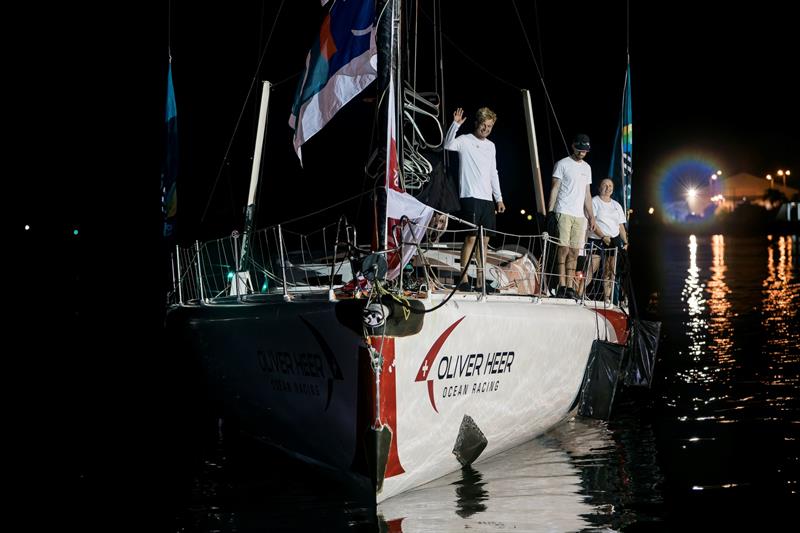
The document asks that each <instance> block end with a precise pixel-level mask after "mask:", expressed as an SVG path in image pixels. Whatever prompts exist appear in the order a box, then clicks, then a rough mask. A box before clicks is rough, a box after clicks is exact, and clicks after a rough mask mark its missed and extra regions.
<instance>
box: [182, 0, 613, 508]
mask: <svg viewBox="0 0 800 533" xmlns="http://www.w3.org/2000/svg"><path fill="white" fill-rule="evenodd" d="M368 4H370V2H335V3H333V7H332V8H331V13H330V15H329V17H328V19H326V23H325V25H324V26H323V29H325V31H328V30H330V31H331V32H333V35H334V36H338V33H337V32H336V31H334V29H335V28H334V26H336V24H337V18H336V17H337V16H339V15H341V16H344V15H345V14H347V15H351V16H355V17H356V18H358V19H359V24H361V25H358V26H352V25H351V26H349V27H348V28H346V29H347V31H345V32H344V34H345V35H349V34H352V35H356V33H355V32H351V31H350V29H351V28H353V27H358V28H363V27H365V25H369V24H367V23H371V22H372V20H373V15H372V14H370V13H367V11H364V12H361V11H359V12H358V13H353V12H352V10H356V11H358V10H359V9H361V7H356V6H367V5H368ZM398 4H399V2H397V1H396V0H389V1H386V2H379V5H380V6H381V7H380V8H379V9H377V10H375V13H377V22H376V25H377V26H379V27H381V28H382V30H380V29H379V31H378V34H379V38H378V48H379V49H380V50H381V54H382V55H380V56H379V60H378V65H379V70H382V69H384V68H385V76H383V79H382V78H381V77H379V87H378V91H379V95H380V98H379V99H378V100H379V102H381V103H382V105H381V106H380V108H379V109H380V114H381V115H382V116H383V117H386V118H385V122H386V131H387V134H386V138H385V139H383V143H384V145H385V146H386V147H387V148H386V149H385V151H384V152H383V154H382V155H381V156H380V157H383V158H384V159H385V160H386V169H385V173H384V174H383V175H382V178H381V180H382V181H379V182H378V187H379V188H381V189H382V191H383V193H382V194H378V195H376V196H377V197H378V200H377V201H376V211H378V213H379V214H378V215H377V217H376V219H377V228H375V229H376V231H375V234H376V240H377V241H379V242H378V243H377V244H376V245H375V246H373V248H372V249H371V250H369V251H367V252H364V247H363V246H359V245H360V244H361V243H360V242H358V241H357V239H356V234H355V232H354V231H352V228H351V227H350V225H349V224H347V223H346V222H342V220H343V217H339V216H337V217H336V218H337V219H338V220H339V221H340V223H337V222H333V223H332V224H330V225H329V226H327V231H328V232H327V233H326V231H325V230H323V231H321V232H318V233H313V234H311V233H299V232H296V233H292V232H290V231H289V230H290V229H291V228H289V227H287V226H286V225H278V226H276V227H272V228H267V229H266V230H260V231H254V230H253V228H252V223H253V212H254V211H255V203H254V202H255V200H254V196H255V191H256V190H257V185H256V182H257V180H254V182H253V184H252V186H251V188H250V191H251V197H250V201H249V204H248V209H247V213H248V221H247V224H246V226H247V227H246V231H245V234H244V236H243V238H241V240H240V239H239V236H238V234H237V235H236V236H234V237H232V238H228V239H220V240H218V241H211V242H206V243H203V244H202V245H200V244H199V243H198V244H197V245H196V246H195V247H193V248H191V249H183V250H179V253H178V254H176V256H177V258H178V262H177V264H176V265H175V266H176V268H175V271H176V272H177V281H176V291H175V293H176V294H175V295H176V300H177V301H176V303H175V305H174V306H173V307H172V308H171V309H170V312H169V315H168V317H167V327H168V330H169V331H170V333H171V334H172V336H173V338H174V339H175V340H176V341H177V343H178V344H179V345H180V346H182V347H183V348H185V349H187V350H188V351H189V352H190V353H191V354H193V356H194V357H195V358H196V359H197V360H200V361H201V362H202V364H203V365H204V368H205V371H206V374H207V376H208V383H209V385H210V387H211V389H212V391H213V393H214V394H215V395H216V396H218V397H219V398H220V399H221V404H222V405H224V408H225V411H226V414H227V415H228V416H233V417H236V418H238V419H239V420H240V422H241V427H242V428H243V429H244V430H246V431H247V432H249V433H251V434H253V435H256V436H258V437H259V438H261V439H262V440H266V441H268V442H270V443H271V444H274V445H276V446H278V447H280V448H282V449H284V450H286V451H288V452H290V453H291V454H293V455H295V456H297V457H300V458H302V459H304V460H307V461H309V462H312V463H315V464H322V465H325V466H327V467H330V468H333V469H335V470H339V471H344V472H349V473H354V474H356V475H357V476H359V477H360V478H362V479H368V480H370V481H371V482H372V483H373V486H374V489H375V496H376V499H377V500H378V501H382V500H385V499H386V498H389V497H391V496H393V495H396V494H400V493H402V492H404V491H406V490H409V489H411V488H414V487H417V486H419V485H421V484H423V483H426V482H428V481H431V480H433V479H436V478H438V477H440V476H442V475H445V474H447V473H448V472H453V471H455V470H457V469H459V468H461V466H462V465H469V464H471V463H474V462H475V461H476V460H477V459H480V458H486V457H490V456H492V455H496V454H499V453H502V452H504V451H505V450H508V449H510V448H512V447H515V446H518V445H520V444H521V443H523V442H526V441H529V440H530V439H532V438H534V437H536V436H538V435H541V434H542V433H544V432H545V431H547V430H549V429H551V428H553V427H554V426H556V425H557V424H559V423H560V422H562V421H563V420H564V419H565V418H566V417H567V416H569V413H570V411H571V409H572V407H573V406H574V405H576V402H577V400H578V397H579V393H580V392H581V385H582V383H583V382H584V375H585V371H586V368H587V363H588V362H589V359H590V352H591V350H592V346H593V343H594V342H595V341H596V340H597V339H601V338H602V339H605V340H607V341H609V342H611V343H618V344H624V343H625V342H626V340H627V339H628V337H629V321H628V315H627V313H626V310H625V309H623V308H621V307H619V306H618V305H616V304H614V303H609V304H604V303H603V302H596V301H590V300H585V299H571V298H552V297H550V293H549V291H548V286H553V285H555V284H554V283H552V279H551V278H550V277H549V276H552V275H551V274H549V273H548V272H547V271H546V270H545V267H544V265H547V264H548V263H549V261H548V259H551V258H552V257H553V254H554V251H555V247H554V245H555V241H554V240H553V239H552V237H548V236H547V235H546V234H544V235H529V236H511V235H507V234H503V233H500V232H492V233H490V232H489V231H488V230H486V229H485V228H475V227H474V226H472V227H471V228H470V229H468V230H463V231H470V232H472V233H473V234H475V235H476V238H478V239H480V241H481V242H482V241H483V239H484V238H489V237H491V238H490V243H491V244H492V246H493V247H494V249H493V250H492V252H491V253H490V254H487V255H488V256H489V257H488V263H489V264H488V265H487V267H486V270H487V272H486V279H487V280H490V281H492V283H493V285H492V287H491V288H492V289H494V290H496V291H497V292H496V293H495V294H489V293H488V292H487V289H486V288H485V287H479V288H478V289H477V290H475V291H462V290H458V289H457V287H453V286H450V283H448V281H449V282H451V283H452V282H453V281H457V280H458V279H459V278H460V275H461V272H459V271H458V268H457V267H460V268H461V269H462V271H463V273H464V274H469V273H470V272H472V271H473V270H471V269H473V268H474V267H471V266H470V265H469V264H467V265H461V264H460V262H459V261H460V257H459V254H458V252H457V249H455V248H453V246H452V245H453V243H455V242H460V241H461V240H463V234H462V233H459V232H456V231H453V230H452V229H449V230H446V232H442V233H444V234H446V235H447V236H448V238H441V237H438V238H436V239H431V238H429V239H428V240H425V235H426V231H425V230H427V229H429V228H428V227H427V226H428V225H429V221H430V218H431V216H432V213H433V210H432V209H431V208H430V207H428V206H426V205H424V204H422V203H421V202H420V201H419V200H417V199H416V198H415V197H413V196H411V195H410V194H409V192H408V190H411V187H410V185H409V184H406V185H408V187H407V190H403V187H398V186H397V184H398V183H401V184H402V183H403V179H404V178H403V176H404V171H405V167H403V166H402V161H400V160H399V159H398V157H399V156H398V154H402V153H403V150H402V146H401V145H402V142H401V138H402V137H403V135H397V134H396V132H395V124H401V126H400V128H399V129H400V130H402V128H403V125H402V123H403V119H402V118H401V117H406V118H408V115H410V111H409V106H410V104H409V103H408V101H407V100H405V99H404V98H403V95H404V94H409V92H410V93H411V95H412V99H416V98H418V95H417V94H416V93H414V91H411V90H410V89H406V88H405V86H404V85H402V84H400V80H401V77H400V76H399V74H400V72H399V62H398V61H397V58H396V54H397V51H398V50H399V49H400V45H399V42H398V39H399V35H400V33H399V32H398V28H396V25H397V24H398V23H399V20H400V10H399V7H398ZM364 9H366V7H364ZM337 10H338V11H337ZM365 13H367V14H365ZM345 22H347V21H345ZM326 28H327V29H326ZM339 29H341V28H339ZM368 33H369V32H367V33H364V32H363V31H361V30H359V32H358V33H357V35H356V37H357V38H360V39H361V41H364V39H363V37H364V36H366V35H368ZM323 34H325V32H323ZM325 35H327V34H325ZM325 35H323V36H325ZM327 37H330V38H334V37H332V36H331V35H327ZM327 37H326V38H327ZM337 38H338V37H337ZM368 40H369V39H367V41H368ZM327 44H328V45H330V44H331V43H327ZM339 44H341V46H339V47H337V46H332V47H330V48H329V49H328V48H326V53H328V52H331V53H334V54H335V51H336V50H345V48H346V47H345V45H344V44H342V43H339ZM361 44H362V45H365V46H366V45H367V44H368V43H365V42H361ZM364 53H367V49H366V48H365V49H364ZM358 57H361V56H358ZM329 59H330V60H331V64H333V63H335V62H336V61H338V60H339V59H337V58H336V57H335V55H334V56H331V57H330V58H329ZM371 64H372V63H371V62H363V65H362V66H364V67H365V68H367V65H371ZM390 67H391V68H390ZM371 68H374V67H371ZM315 72H316V71H315ZM373 74H374V72H373ZM309 75H313V74H309ZM304 90H305V86H304V89H303V91H304ZM303 91H300V92H301V93H303ZM526 94H527V93H526ZM268 95H269V85H268V84H267V85H265V92H264V96H263V98H262V103H265V102H267V101H268V99H269V98H268ZM384 106H385V107H384ZM527 106H528V107H526V109H527V111H528V114H529V115H530V121H531V122H530V126H529V134H530V138H531V139H532V138H533V131H534V129H533V127H532V112H530V107H529V106H530V101H529V100H528V101H527ZM435 107H437V112H438V104H437V106H435ZM395 110H397V111H395ZM401 110H402V112H401ZM265 117H266V109H265V108H263V107H262V115H261V118H260V119H259V125H260V130H259V134H258V136H257V138H259V139H261V140H262V141H263V134H264V129H263V128H264V124H265V122H266V118H265ZM395 119H397V120H396V121H395ZM297 120H298V122H297V123H298V124H300V125H303V124H305V123H304V122H303V120H302V118H301V117H300V116H298V117H297ZM302 127H303V128H305V126H302ZM415 127H416V126H415ZM298 131H300V130H298ZM532 144H533V143H532ZM260 148H261V147H260V146H258V147H257V149H256V152H255V154H254V170H253V176H254V178H256V177H257V176H258V173H259V172H258V164H259V161H260V157H261V150H260ZM380 157H379V159H380ZM400 159H402V157H400ZM401 168H402V169H403V170H401ZM534 175H535V177H536V178H537V179H540V178H539V175H538V165H537V167H536V170H535V171H534ZM537 189H538V190H539V191H540V192H541V186H539V187H538V188H537ZM381 198H383V200H384V201H383V202H381V201H380V199H381ZM538 203H539V204H540V205H541V206H542V207H543V205H544V201H543V198H541V197H540V198H539V199H538ZM337 214H338V213H337ZM453 218H454V217H453ZM462 222H463V221H462ZM363 234H364V233H363V232H362V235H363ZM315 239H316V240H315ZM295 245H296V246H295ZM474 248H482V246H481V245H480V244H479V245H478V246H475V247H474ZM288 250H296V251H292V252H289V251H288ZM316 250H322V253H321V254H319V255H317V254H316V253H315V251H316ZM413 255H416V258H415V259H414V260H413V261H412V260H411V257H412V256H413ZM467 263H469V261H468V262H467ZM210 265H217V266H216V267H214V268H210ZM219 265H229V267H227V268H223V269H220V268H219ZM405 266H407V267H408V270H406V268H403V267H405ZM231 267H232V268H231ZM575 278H576V282H577V283H579V282H580V281H579V280H578V278H579V276H576V277H575ZM562 467H563V465H562ZM554 468H555V467H554ZM559 472H561V470H559ZM507 474H508V475H510V474H511V472H510V471H509V472H507ZM553 475H556V473H554V474H553ZM558 475H560V474H558ZM564 475H566V474H564ZM501 478H502V476H501ZM491 482H492V481H491V480H487V481H486V483H487V486H491V485H488V484H489V483H491ZM509 490H511V489H509ZM546 494H548V490H547V489H546V487H542V495H543V496H545V495H546Z"/></svg>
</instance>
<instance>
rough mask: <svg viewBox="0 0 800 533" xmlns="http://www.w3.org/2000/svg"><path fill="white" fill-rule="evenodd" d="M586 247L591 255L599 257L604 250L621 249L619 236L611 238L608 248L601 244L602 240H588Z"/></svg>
mask: <svg viewBox="0 0 800 533" xmlns="http://www.w3.org/2000/svg"><path fill="white" fill-rule="evenodd" d="M588 246H589V253H590V254H591V255H600V254H601V252H603V251H605V250H613V249H614V248H622V239H621V238H620V237H619V236H616V237H611V244H609V245H608V246H606V244H605V243H604V242H603V239H589V244H588Z"/></svg>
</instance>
